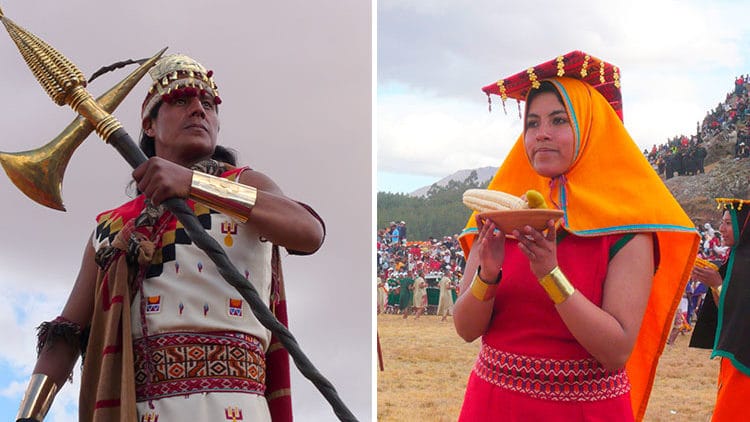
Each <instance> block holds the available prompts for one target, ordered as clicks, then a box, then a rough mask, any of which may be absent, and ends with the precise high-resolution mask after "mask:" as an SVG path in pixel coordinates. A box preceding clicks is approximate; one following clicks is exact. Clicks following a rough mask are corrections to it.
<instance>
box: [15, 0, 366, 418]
mask: <svg viewBox="0 0 750 422" xmlns="http://www.w3.org/2000/svg"><path fill="white" fill-rule="evenodd" d="M209 5H210V7H209ZM0 7H2V10H3V12H4V13H5V15H6V16H7V17H8V18H10V19H12V20H13V21H15V22H16V23H17V24H19V25H21V26H23V27H25V28H26V29H28V30H29V31H31V32H32V33H34V34H36V35H37V36H39V37H41V38H42V39H44V40H45V41H47V42H48V43H49V44H51V45H52V46H53V47H55V48H56V49H57V50H58V51H60V52H61V53H63V54H64V55H65V56H67V57H68V58H69V59H70V60H71V61H72V62H73V63H75V64H76V65H77V66H78V67H79V68H80V69H81V71H83V73H84V74H85V75H87V76H88V75H91V73H93V72H94V71H96V70H97V69H99V68H100V67H101V66H104V65H109V64H111V63H114V62H117V61H121V60H124V59H128V58H133V59H137V58H142V57H150V56H151V55H153V54H154V53H156V52H157V51H159V50H160V49H162V48H163V47H169V48H168V50H167V53H184V54H188V55H190V56H192V57H194V58H196V59H197V60H198V61H200V62H201V63H203V64H204V65H205V66H206V67H207V68H208V69H212V70H213V71H214V78H215V80H216V83H217V85H218V87H219V92H220V95H221V98H222V100H223V103H222V105H221V107H220V113H219V116H220V120H221V130H220V132H219V142H220V143H222V144H224V145H228V146H230V147H233V148H235V149H236V150H237V151H238V153H239V162H240V163H241V164H245V165H249V166H251V167H253V168H255V169H257V170H259V171H261V172H263V173H265V174H267V175H269V176H270V177H271V178H272V179H273V180H274V181H275V182H276V183H277V184H278V185H279V186H280V187H281V189H282V190H283V191H284V192H285V193H286V194H287V195H288V196H289V197H291V198H294V199H296V200H299V201H302V202H305V203H307V204H310V205H311V206H312V207H313V208H315V209H316V211H317V212H318V213H319V214H320V215H321V216H322V217H323V219H324V220H325V222H326V226H327V238H326V241H325V243H324V245H323V247H322V249H321V250H320V251H318V252H317V253H316V254H315V255H312V256H310V257H293V256H284V257H283V258H282V260H283V261H282V262H283V267H284V274H285V280H286V285H287V287H286V288H287V301H288V306H289V313H290V329H291V331H292V333H293V334H294V336H295V337H296V339H297V341H298V343H299V344H300V347H301V348H302V350H303V351H304V353H305V354H306V355H307V357H308V358H309V359H310V361H312V363H313V364H314V365H315V366H316V367H317V369H318V370H319V371H320V372H321V373H322V374H323V375H324V376H325V377H326V378H328V380H329V381H331V383H332V384H333V385H334V387H335V388H336V390H337V391H338V394H339V396H340V397H341V399H342V400H343V402H344V403H345V404H346V405H347V406H348V407H349V409H350V410H351V411H352V412H353V413H354V414H355V415H356V416H357V417H358V418H359V419H360V420H370V419H371V417H372V416H371V415H372V412H373V410H372V406H371V397H372V390H371V388H372V387H371V385H372V382H371V380H372V374H373V373H374V365H373V363H372V362H373V361H372V350H373V341H372V340H373V338H374V335H373V334H372V332H373V330H372V315H373V312H371V310H372V300H371V298H372V292H371V291H372V289H371V286H372V284H371V282H370V281H369V280H371V279H372V275H371V274H372V258H371V257H372V254H371V250H372V246H371V244H372V241H371V239H372V221H373V216H372V207H371V203H372V202H371V200H372V184H373V181H372V174H373V169H372V151H373V145H372V142H371V139H372V136H371V134H372V122H373V120H372V92H373V89H372V86H373V69H372V55H373V51H372V49H373V44H372V42H373V40H372V23H371V21H372V18H373V11H372V5H371V4H370V2H369V1H346V0H318V1H315V2H307V1H304V0H288V1H281V2H246V1H239V0H237V1H234V0H231V1H230V0H220V1H215V2H205V1H195V0H182V1H180V2H166V1H153V0H129V1H124V2H106V3H103V2H98V1H93V0H66V1H65V2H59V1H54V0H0ZM133 69H134V66H130V67H128V68H126V69H123V70H120V71H117V72H113V73H110V74H107V75H105V76H102V77H100V78H99V79H97V80H95V81H93V82H92V83H91V84H90V85H89V87H88V89H89V91H90V92H91V93H92V94H93V95H94V96H97V95H99V94H101V93H103V92H104V91H106V90H107V89H109V88H110V87H111V86H112V85H114V84H115V83H117V82H118V81H119V80H120V79H122V78H124V77H125V76H126V75H127V74H128V73H129V72H130V71H132V70H133ZM146 79H148V76H147V77H146ZM148 85H149V82H148V81H147V80H145V79H144V80H143V81H141V83H140V84H139V85H138V86H136V88H135V89H134V90H133V92H132V93H131V95H130V96H128V98H127V99H126V100H125V101H124V102H123V104H122V105H121V106H120V107H119V108H118V109H117V110H116V111H115V112H114V113H113V114H114V115H115V117H117V118H118V119H119V120H120V121H121V122H122V124H123V126H124V127H125V129H126V130H127V131H128V132H129V133H130V134H131V136H132V137H133V138H136V139H137V137H138V135H139V131H140V105H141V102H142V100H143V98H144V96H145V92H146V90H147V89H148ZM0 93H2V94H0V98H2V101H0V125H1V126H2V128H3V134H2V135H0V151H5V152H18V151H24V150H30V149H34V148H37V147H40V146H42V145H44V144H45V143H47V142H48V141H50V140H51V139H53V138H54V137H55V136H56V135H57V134H58V133H59V132H60V131H61V130H62V129H63V128H64V127H65V126H66V125H67V124H68V123H69V122H70V121H71V120H73V118H74V117H75V114H74V112H73V111H72V110H71V109H70V108H69V107H67V106H65V107H58V106H56V105H55V104H54V103H53V102H52V101H51V100H50V99H49V97H47V95H46V93H45V92H44V90H43V89H42V88H41V87H40V86H39V84H38V83H37V82H36V80H35V79H34V78H33V76H32V74H31V72H30V71H29V70H28V68H27V66H26V64H25V62H24V61H23V60H22V58H21V56H20V54H19V53H18V50H17V49H16V46H15V44H13V42H12V41H11V39H10V37H8V36H7V33H6V32H5V30H4V29H0ZM130 171H131V170H130V168H129V167H128V165H127V164H126V163H125V161H124V160H123V159H122V158H121V157H120V156H119V155H118V154H117V152H116V151H115V150H114V148H112V147H110V146H108V145H106V144H105V143H104V142H102V141H101V140H100V139H99V138H97V137H96V136H95V135H91V136H90V137H89V138H88V139H87V140H86V141H85V142H84V143H83V144H82V145H81V146H80V147H79V148H78V150H77V151H76V152H75V154H74V155H73V157H72V159H71V160H70V163H69V164H68V167H67V170H66V172H65V178H64V180H63V184H62V194H63V199H64V201H65V206H66V208H67V212H64V213H63V212H59V211H55V210H52V209H48V208H45V207H42V206H41V205H38V204H36V203H35V202H32V201H31V200H29V199H27V198H26V197H25V196H24V195H23V194H22V193H21V192H20V191H18V190H17V189H16V187H15V186H14V185H13V184H12V183H11V182H10V181H9V179H8V178H7V177H5V175H4V174H3V173H0V194H2V197H3V212H2V217H3V218H2V219H0V232H1V233H2V239H3V240H2V241H0V309H3V312H0V332H2V333H3V339H4V340H3V344H2V346H0V420H11V419H12V418H14V417H15V414H16V411H17V409H18V404H19V403H20V400H21V397H22V394H23V391H24V390H25V388H26V384H27V380H28V377H29V376H30V375H31V372H32V369H33V365H34V362H35V344H36V333H35V327H36V326H38V325H39V323H41V322H42V321H46V320H51V319H53V318H55V317H56V316H57V315H59V313H60V311H61V309H62V306H63V305H64V303H65V300H66V298H67V295H68V293H69V291H70V289H71V287H72V283H73V281H74V280H75V277H76V274H77V272H78V268H79V265H80V262H81V257H82V251H83V248H84V246H85V244H86V242H88V241H89V238H90V235H91V232H92V230H93V228H94V218H95V216H96V214H97V213H99V212H100V211H103V210H106V209H111V208H114V207H116V206H118V205H119V204H121V203H123V202H125V201H127V200H129V198H128V196H127V195H126V186H127V184H128V181H129V179H130ZM342 205H345V206H342ZM79 369H80V368H79V366H76V369H75V378H74V380H75V381H74V384H73V385H66V386H65V387H64V388H63V389H62V391H61V392H60V393H59V394H58V397H57V399H56V400H55V403H54V404H53V406H52V409H51V411H50V414H49V416H48V418H47V419H46V420H47V421H51V422H68V421H74V420H78V419H77V416H76V409H77V407H76V403H77V397H78V386H79V377H80V371H79ZM292 396H293V406H294V411H295V414H296V415H298V419H300V420H311V421H314V420H332V419H333V418H334V416H333V412H332V411H331V408H330V406H329V404H328V403H327V402H326V401H325V399H324V398H323V396H322V395H321V394H320V393H319V392H318V390H317V389H315V387H314V386H313V385H312V383H310V382H309V381H308V380H307V379H305V378H304V377H303V376H302V375H301V374H300V373H299V371H298V370H297V369H296V367H294V366H292ZM301 415H304V416H301Z"/></svg>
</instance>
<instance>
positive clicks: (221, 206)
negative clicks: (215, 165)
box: [190, 171, 258, 223]
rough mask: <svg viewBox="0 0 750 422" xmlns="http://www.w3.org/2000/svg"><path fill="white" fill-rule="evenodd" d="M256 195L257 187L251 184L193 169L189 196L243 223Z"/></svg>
mask: <svg viewBox="0 0 750 422" xmlns="http://www.w3.org/2000/svg"><path fill="white" fill-rule="evenodd" d="M257 196H258V189H256V188H254V187H252V186H246V185H243V184H241V183H237V182H232V181H231V180H227V179H224V178H221V177H216V176H212V175H210V174H206V173H201V172H199V171H193V180H192V182H191V183H190V198H191V199H193V200H195V201H198V202H200V203H202V204H205V205H206V206H208V207H209V208H211V209H213V210H216V211H219V212H221V213H224V214H227V215H229V216H231V217H234V218H236V219H237V220H240V221H241V222H243V223H244V222H246V221H247V219H248V217H249V215H250V210H252V209H253V206H254V205H255V199H256V198H257Z"/></svg>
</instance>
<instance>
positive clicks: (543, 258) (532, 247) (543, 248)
mask: <svg viewBox="0 0 750 422" xmlns="http://www.w3.org/2000/svg"><path fill="white" fill-rule="evenodd" d="M513 236H515V237H516V238H517V239H518V247H519V249H521V252H523V254H524V255H526V257H527V258H529V265H530V266H531V272H533V273H534V275H535V276H536V278H537V279H540V278H542V277H544V276H545V275H547V274H549V272H550V271H552V270H553V269H554V268H555V267H556V266H557V242H556V237H557V229H556V228H555V220H549V221H547V234H546V235H544V234H543V233H542V232H540V231H538V230H536V229H534V228H533V227H531V226H526V227H524V228H523V233H522V232H520V231H519V230H513Z"/></svg>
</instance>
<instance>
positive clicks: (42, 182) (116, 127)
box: [0, 9, 356, 421]
mask: <svg viewBox="0 0 750 422" xmlns="http://www.w3.org/2000/svg"><path fill="white" fill-rule="evenodd" d="M0 21H2V23H3V25H5V28H6V29H7V31H8V33H9V34H10V37H11V39H13V41H14V42H15V43H16V46H17V47H18V49H19V51H20V53H21V55H22V56H23V58H24V60H25V61H26V63H27V64H28V66H29V68H30V69H31V71H32V73H33V74H34V76H35V77H36V79H37V80H38V81H39V83H40V84H41V85H42V87H43V88H44V89H45V91H46V92H47V94H49V96H50V97H51V98H52V100H53V101H54V102H55V103H56V104H57V105H64V104H68V105H70V107H71V108H73V110H75V111H76V112H77V113H78V114H80V115H81V116H82V117H83V119H85V121H84V120H83V119H81V118H80V117H79V118H78V119H77V120H76V121H74V122H73V123H71V125H69V126H68V128H66V129H65V130H64V131H63V133H62V134H61V135H60V136H58V137H57V138H55V140H53V141H52V142H50V143H49V144H47V145H46V146H44V147H42V148H39V149H37V150H31V151H25V152H22V153H0V163H2V165H3V168H5V171H6V173H7V174H8V176H9V177H10V179H11V180H12V181H13V183H14V184H15V185H16V186H17V187H18V188H19V189H21V191H23V192H24V193H25V194H26V195H27V196H29V197H30V198H31V199H33V200H35V201H37V202H39V203H40V204H42V205H45V206H48V207H51V208H55V209H59V210H64V209H65V208H64V206H63V204H62V199H61V195H60V186H61V185H62V178H63V174H64V172H65V167H66V165H67V163H68V161H69V160H70V156H71V155H72V153H73V151H74V150H75V148H76V147H77V146H78V145H79V144H80V143H81V142H82V141H83V139H85V138H86V136H88V134H89V133H90V131H91V130H92V127H93V129H94V130H95V131H96V133H97V134H98V135H99V136H100V137H101V138H102V139H103V140H104V141H105V142H107V143H108V144H110V145H112V146H113V147H114V148H115V149H117V151H118V152H119V153H120V155H122V157H123V158H125V160H126V161H127V162H128V164H130V166H132V167H133V168H135V167H138V166H139V165H140V164H142V163H144V162H145V161H146V160H147V158H146V156H145V154H144V153H143V152H142V151H141V150H140V148H138V146H137V145H136V144H135V143H134V142H133V140H132V139H131V137H130V135H128V133H127V132H126V131H125V129H124V128H123V127H122V124H121V123H120V122H119V121H118V120H117V119H116V118H115V117H114V116H112V115H111V114H110V112H111V111H112V110H114V108H115V107H117V105H118V104H119V103H120V102H121V101H122V99H123V98H124V96H125V95H127V93H128V92H129V91H130V89H131V88H132V87H133V86H134V85H135V83H136V82H137V81H138V80H139V79H140V77H142V76H143V75H144V74H145V72H146V71H147V70H148V68H149V67H150V66H152V65H153V64H154V62H155V61H156V60H157V59H158V58H159V57H160V56H161V54H162V53H163V52H164V50H162V51H161V52H159V53H157V54H156V55H155V56H154V57H152V58H151V59H150V60H149V61H148V62H146V63H144V64H143V65H142V66H141V68H139V69H138V70H136V71H135V72H134V73H133V75H131V76H130V77H129V78H128V79H126V81H123V82H122V83H121V84H119V85H118V86H116V87H115V88H113V89H112V90H110V92H108V94H105V95H104V96H102V98H100V99H99V101H97V100H95V99H94V98H93V97H92V96H91V94H89V92H88V91H86V89H85V87H86V79H85V77H84V76H83V73H82V72H81V71H80V70H78V68H77V67H76V66H75V65H74V64H73V63H71V62H70V61H69V60H68V59H67V58H66V57H64V56H63V55H62V54H60V53H59V52H58V51H56V50H55V49H54V48H52V47H51V46H49V45H48V44H47V43H45V42H44V41H43V40H41V39H40V38H38V37H37V36H35V35H34V34H31V33H29V32H28V31H26V30H25V29H23V28H21V27H19V26H18V25H16V24H15V23H14V22H13V21H11V20H10V19H8V18H7V17H5V15H4V13H3V11H2V9H0ZM163 204H164V205H165V206H166V208H167V209H168V210H169V211H170V212H171V213H172V214H174V215H175V216H176V217H177V219H178V220H179V221H180V222H181V223H182V225H183V226H184V228H185V231H186V232H187V233H188V235H189V236H190V238H191V239H192V241H193V242H194V243H195V244H196V245H197V246H198V247H199V248H201V249H202V250H203V251H204V252H206V254H207V255H208V256H209V258H210V259H211V260H212V261H213V262H214V263H215V264H216V266H217V269H218V271H219V273H220V274H221V275H222V277H223V278H224V279H225V280H226V281H227V282H228V283H229V284H231V285H232V286H233V287H235V288H236V289H237V291H238V292H239V293H240V294H241V295H242V297H243V298H245V300H247V301H248V303H249V304H250V309H251V310H252V312H253V314H254V315H255V317H256V318H257V319H258V320H259V321H260V322H261V324H263V326H264V327H266V328H267V329H269V330H270V331H271V332H272V333H273V334H275V335H276V336H277V337H278V338H279V341H281V343H282V344H283V345H284V347H285V348H286V349H287V351H288V352H289V354H290V355H291V356H292V358H293V360H294V363H295V365H296V366H297V368H298V369H299V370H300V372H301V373H302V374H303V375H304V376H305V377H306V378H308V379H309V380H310V381H311V382H312V383H313V384H314V385H315V387H316V388H317V389H318V390H319V391H320V392H321V393H322V394H323V396H324V397H325V398H326V400H327V401H328V402H329V403H330V404H331V406H332V408H333V410H334V413H335V414H336V415H337V416H338V418H339V419H340V420H342V421H356V418H355V417H354V415H353V414H352V413H351V412H350V411H349V409H348V408H347V407H346V405H344V403H343V402H342V401H341V399H340V398H339V397H338V394H337V392H336V390H335V388H334V387H333V385H332V384H331V383H330V382H329V381H328V380H327V379H326V378H325V377H324V376H323V375H322V374H320V372H318V370H317V369H316V368H315V367H314V365H313V364H312V362H310V360H309V359H308V358H307V356H305V354H304V353H303V352H302V350H301V349H300V348H299V345H298V344H297V341H296V339H295V338H294V336H293V335H292V333H291V332H289V330H288V329H287V328H286V327H285V326H284V325H283V324H281V323H280V322H279V321H278V320H277V319H276V318H275V317H274V315H273V314H272V313H271V311H270V310H269V309H268V307H267V306H266V305H265V304H264V303H263V301H262V300H261V298H260V296H259V295H258V292H257V291H256V290H255V288H254V287H253V286H252V285H251V284H250V283H249V282H247V280H246V279H245V277H244V276H243V275H242V274H241V273H240V272H239V271H238V270H237V268H236V267H235V266H234V264H232V262H231V261H230V260H229V258H228V257H227V256H226V254H225V252H224V250H223V249H222V248H221V246H220V245H219V244H218V243H217V242H216V241H215V240H214V239H213V238H212V237H210V236H209V235H208V234H207V233H206V232H205V231H204V229H203V227H202V225H201V224H200V222H199V221H198V219H197V218H196V217H195V215H194V214H193V212H192V210H191V209H190V207H189V206H188V205H187V203H186V202H185V201H184V200H182V199H180V198H171V199H168V200H166V201H164V202H163Z"/></svg>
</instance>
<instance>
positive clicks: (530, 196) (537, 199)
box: [526, 189, 548, 209]
mask: <svg viewBox="0 0 750 422" xmlns="http://www.w3.org/2000/svg"><path fill="white" fill-rule="evenodd" d="M526 202H528V203H529V208H542V209H546V208H548V207H547V202H546V201H545V200H544V196H542V194H541V193H539V192H538V191H535V190H533V189H531V190H528V191H526Z"/></svg>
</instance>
